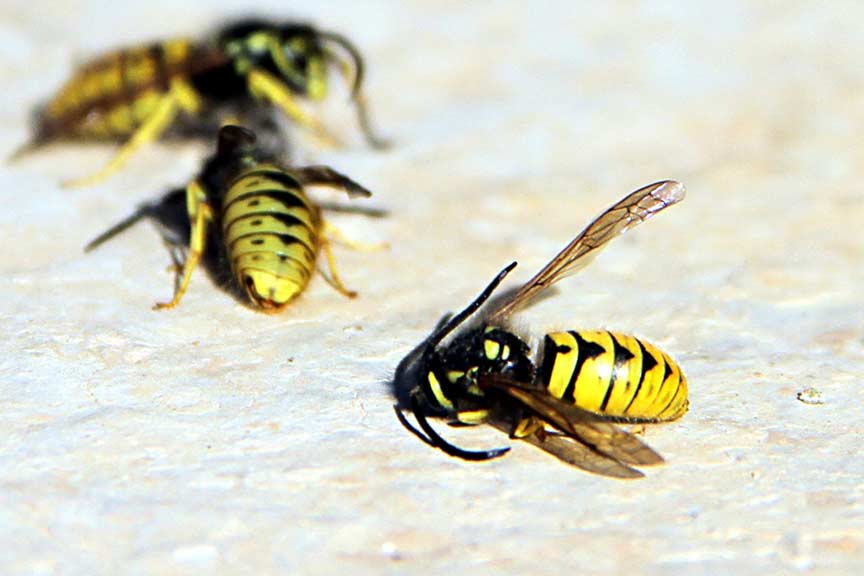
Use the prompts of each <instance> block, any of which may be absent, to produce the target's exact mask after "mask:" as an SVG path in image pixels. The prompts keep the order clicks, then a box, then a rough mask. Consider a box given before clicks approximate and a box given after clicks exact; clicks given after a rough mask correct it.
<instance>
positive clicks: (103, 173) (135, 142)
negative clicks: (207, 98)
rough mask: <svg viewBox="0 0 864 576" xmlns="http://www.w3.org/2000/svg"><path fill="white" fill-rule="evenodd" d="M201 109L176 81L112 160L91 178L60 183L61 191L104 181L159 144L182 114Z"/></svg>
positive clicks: (196, 98)
mask: <svg viewBox="0 0 864 576" xmlns="http://www.w3.org/2000/svg"><path fill="white" fill-rule="evenodd" d="M200 106H201V101H200V98H199V96H198V95H197V94H196V93H195V90H194V89H193V88H192V87H191V86H189V85H188V84H186V83H184V82H181V81H179V80H175V81H174V82H173V83H172V85H171V90H169V92H168V93H167V94H166V95H165V96H163V97H162V99H161V100H160V101H159V103H158V104H157V105H156V107H155V109H154V110H153V112H152V113H151V114H150V116H148V117H147V119H146V120H144V122H143V123H142V124H141V126H140V127H139V128H138V129H137V130H136V131H135V133H134V134H132V136H131V137H130V138H129V140H127V141H126V142H125V143H124V144H123V145H122V146H121V147H120V150H118V151H117V153H116V154H115V155H114V158H112V159H111V160H110V161H109V162H108V163H107V164H106V165H105V166H103V167H102V168H101V169H100V170H98V171H97V172H95V173H94V174H91V175H89V176H85V177H83V178H76V179H73V180H67V181H65V182H63V187H64V188H80V187H83V186H92V185H94V184H98V183H99V182H101V181H103V180H105V179H106V178H108V177H109V176H111V175H112V174H114V173H115V172H117V171H118V170H119V169H120V168H122V167H123V165H124V164H126V162H128V161H129V158H131V157H132V155H133V154H134V153H135V152H137V151H138V149H140V148H141V147H142V146H143V145H145V144H147V143H149V142H154V141H156V140H158V139H159V138H160V137H161V136H162V134H163V133H164V132H165V130H166V129H167V128H168V126H169V125H170V124H171V122H173V121H174V119H175V118H176V117H177V114H178V113H179V112H180V111H181V110H182V111H186V112H190V113H193V114H194V113H196V112H197V111H198V110H199V109H200Z"/></svg>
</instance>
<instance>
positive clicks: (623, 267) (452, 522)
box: [0, 0, 864, 575]
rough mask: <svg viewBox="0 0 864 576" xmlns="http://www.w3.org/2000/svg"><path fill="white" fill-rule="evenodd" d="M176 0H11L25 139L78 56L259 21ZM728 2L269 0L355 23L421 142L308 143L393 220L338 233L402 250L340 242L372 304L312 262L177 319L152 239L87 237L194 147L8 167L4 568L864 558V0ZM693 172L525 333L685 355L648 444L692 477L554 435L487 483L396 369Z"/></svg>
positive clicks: (463, 436)
mask: <svg viewBox="0 0 864 576" xmlns="http://www.w3.org/2000/svg"><path fill="white" fill-rule="evenodd" d="M173 4H174V3H173V2H166V1H158V2H148V3H146V4H145V3H141V4H139V5H136V6H134V7H132V8H126V7H125V6H124V5H122V3H111V4H109V5H108V6H107V7H106V6H102V4H101V3H99V2H86V1H82V2H68V1H67V2H59V1H58V2H48V1H42V2H30V3H26V4H25V3H23V2H21V3H15V5H8V4H7V5H5V6H4V8H2V16H3V18H2V24H0V75H2V77H3V79H4V82H3V91H2V95H0V102H2V110H0V117H2V125H3V126H4V130H3V131H2V133H0V154H4V155H5V154H6V153H8V152H10V151H11V150H12V149H13V148H14V147H15V146H16V145H18V144H19V143H20V142H21V141H22V140H23V139H24V138H25V134H26V112H27V111H28V109H29V108H30V107H31V105H32V104H33V103H35V102H36V101H38V100H39V99H40V98H43V97H45V96H46V95H47V94H49V93H50V92H51V91H52V90H54V89H55V88H56V87H57V86H58V84H59V83H60V82H61V81H62V79H63V78H64V77H65V76H66V75H67V74H68V73H69V72H70V70H71V67H72V62H73V61H75V60H80V59H82V58H83V57H85V56H86V55H88V54H92V53H94V52H95V51H97V50H100V49H103V48H108V47H113V46H117V45H119V44H124V43H128V42H131V41H134V40H143V39H149V38H154V37H161V36H165V35H175V34H180V33H195V32H198V31H200V30H204V29H206V28H207V27H209V26H210V25H212V24H214V23H215V22H218V21H219V20H220V19H222V18H223V17H224V15H226V14H230V13H237V12H238V11H239V7H240V6H241V5H242V3H240V2H234V3H230V2H210V3H203V2H202V3H200V4H193V3H190V4H188V5H185V6H183V7H180V8H173V7H172V5H173ZM214 4H215V5H216V7H215V8H214V7H213V6H214ZM720 4H721V3H714V2H702V3H691V2H668V3H645V4H640V3H636V2H618V3H612V4H609V5H608V6H605V7H599V5H600V3H587V2H586V3H573V2H559V3H528V2H525V3H504V2H472V3H470V4H469V3H457V2H439V1H422V0H415V1H413V2H383V1H378V2H363V3H361V2H349V1H334V2H326V3H323V2H311V1H308V2H293V3H290V6H289V5H288V4H286V3H284V2H267V3H263V5H262V6H261V8H260V9H261V11H262V12H268V11H269V12H272V13H277V14H285V15H286V16H292V15H293V16H299V17H308V18H310V19H311V20H313V21H315V22H317V23H318V24H320V25H322V26H326V27H329V28H332V29H335V30H339V31H344V32H345V33H346V34H348V35H349V36H350V37H351V38H354V39H355V40H356V42H357V43H358V44H359V45H360V46H361V47H362V49H363V50H364V52H365V54H366V55H367V57H368V60H369V66H370V71H369V72H370V73H369V83H368V87H369V97H370V101H371V103H372V106H373V113H374V115H375V116H374V118H375V121H376V123H377V125H378V126H380V128H381V131H382V132H384V133H386V134H388V135H392V136H393V137H394V138H395V139H396V140H397V147H396V148H395V149H394V150H393V151H392V152H389V153H386V154H376V153H374V152H372V151H370V150H368V149H366V148H364V147H363V146H362V143H361V142H360V139H359V138H357V137H356V132H355V131H354V124H353V118H352V116H351V114H350V110H347V109H346V108H344V107H342V106H341V103H334V104H332V105H330V106H328V107H327V118H328V120H329V121H330V122H331V123H335V124H336V126H337V127H338V129H339V130H340V133H342V134H343V135H344V136H345V137H346V139H347V140H349V141H350V144H351V145H350V147H349V148H348V149H346V150H343V151H332V150H331V151H315V150H312V149H310V151H309V152H308V153H307V157H308V158H310V159H313V160H315V161H320V162H327V163H331V164H332V165H333V166H335V167H337V168H339V169H340V170H343V171H344V172H346V173H348V174H350V175H351V176H353V177H354V178H356V179H357V180H358V181H360V182H363V183H365V184H366V185H368V186H369V187H370V188H372V189H373V190H375V192H376V197H375V198H374V200H373V202H371V204H373V205H375V206H380V207H386V208H387V209H389V210H391V211H392V216H391V217H390V218H389V219H387V220H383V221H373V220H365V219H363V218H358V217H352V216H346V215H341V216H338V217H335V218H334V220H336V221H338V222H339V224H340V225H341V226H342V227H343V228H344V230H345V231H346V232H347V233H349V234H350V235H352V236H353V237H355V238H359V239H362V240H364V241H370V242H374V241H382V240H386V241H388V242H390V243H391V244H392V249H391V250H389V251H386V252H381V253H374V254H366V253H356V252H351V251H348V250H345V249H340V250H339V251H338V253H337V256H338V258H339V261H340V263H341V270H342V273H343V275H344V277H345V280H346V282H347V283H349V284H350V286H351V287H353V288H356V289H357V290H359V291H360V293H361V297H360V298H359V299H357V300H356V301H347V300H345V299H343V298H342V297H340V296H339V295H338V294H336V293H335V292H334V291H333V290H331V289H330V288H329V287H328V286H327V285H326V284H325V283H324V282H323V281H322V280H321V279H320V278H318V279H316V280H315V281H314V282H313V283H312V285H311V286H310V288H309V290H308V292H307V293H306V294H305V295H304V296H303V297H302V299H301V300H300V301H298V302H297V303H296V305H294V306H293V307H291V308H290V309H289V310H288V311H286V312H285V313H284V314H282V315H280V316H277V317H268V316H264V315H261V314H256V313H254V312H253V311H251V310H249V309H247V308H245V307H243V306H241V305H239V304H237V303H236V302H235V301H234V300H233V299H232V298H231V297H230V296H228V295H227V294H225V293H223V292H220V291H219V290H218V289H216V288H215V287H214V286H213V284H212V283H211V282H210V280H209V279H208V278H207V277H206V276H205V275H204V274H203V273H201V274H197V275H196V277H195V278H194V281H193V283H192V286H191V288H190V291H189V293H188V295H187V297H186V299H185V300H184V301H183V303H182V305H181V306H180V307H179V308H178V309H177V310H174V311H171V312H163V313H157V312H153V311H151V310H150V305H151V304H152V303H153V302H154V301H156V300H159V299H165V298H167V297H168V296H169V295H170V292H171V287H172V284H171V282H172V277H171V274H170V273H169V272H167V271H166V267H167V266H168V264H169V263H170V262H169V259H168V255H167V254H166V252H165V251H164V250H163V248H162V246H161V244H160V242H159V239H158V235H157V233H156V232H155V230H154V229H153V228H152V227H151V226H149V225H142V226H139V227H138V228H136V229H135V230H134V231H132V232H130V233H129V234H128V235H126V236H124V237H122V238H121V239H118V240H117V241H115V242H113V243H112V244H109V245H106V246H105V247H104V248H103V249H101V250H99V251H98V252H95V253H93V254H89V255H86V256H85V255H84V254H83V253H82V246H83V245H84V244H85V243H86V241H88V240H89V239H91V238H92V237H93V236H94V235H95V234H96V233H97V232H99V231H101V230H102V229H104V228H105V227H106V226H107V225H109V224H112V223H114V222H116V221H117V220H118V219H119V218H121V217H123V216H125V215H126V214H128V212H129V211H130V210H131V209H132V208H133V207H134V206H135V205H136V204H137V203H139V202H141V201H144V200H145V199H150V198H154V197H156V196H157V195H158V194H159V193H161V192H162V191H164V190H166V189H167V188H169V187H171V186H176V185H180V184H183V183H184V182H185V179H186V178H188V176H189V175H190V174H191V173H192V172H193V171H194V170H195V167H196V165H197V162H198V159H199V158H200V157H201V154H202V152H203V151H202V149H201V148H199V147H195V146H186V147H178V146H168V145H163V146H154V147H152V148H150V149H148V150H147V151H146V152H144V153H142V154H140V155H139V156H138V157H136V158H135V159H134V160H133V161H132V163H131V164H130V166H129V167H128V169H127V170H125V171H124V172H123V173H122V174H121V175H120V176H118V177H117V178H115V179H113V180H111V181H109V182H107V183H106V184H105V185H103V186H99V187H96V188H93V189H89V190H82V191H74V192H73V191H66V190H61V189H60V188H59V187H58V185H57V182H58V181H59V180H60V179H61V178H65V177H69V176H75V175H80V174H81V172H82V170H85V169H88V168H91V167H95V166H97V165H98V164H99V163H100V162H101V161H103V160H104V159H105V158H107V156H108V150H107V149H106V148H99V147H96V148H86V149H85V148H74V147H65V148H56V149H53V150H50V151H46V152H45V153H43V154H40V155H37V156H34V157H32V158H30V159H28V160H27V161H26V162H21V163H19V164H17V165H14V166H3V167H0V189H2V194H3V198H4V200H3V207H4V209H3V210H2V211H0V239H2V242H3V258H2V259H0V301H2V308H0V310H2V318H3V332H4V338H3V339H2V343H0V358H2V360H0V438H2V449H0V542H2V544H3V545H2V547H0V572H2V573H3V574H14V573H20V574H52V573H58V574H111V573H130V574H185V573H226V574H227V573H258V574H266V573H270V574H278V573H282V574H334V573H346V574H348V573H350V574H376V573H393V574H404V573H417V574H420V573H423V574H457V573H461V572H465V571H471V572H472V573H495V574H565V573H566V574H616V573H620V574H623V573H627V574H636V573H641V574H651V575H661V574H662V575H667V574H688V575H689V574H790V573H802V574H841V573H846V574H854V573H862V570H864V484H862V473H864V462H862V458H861V456H860V454H859V445H860V442H861V438H862V433H864V425H862V418H861V408H862V405H864V386H862V385H864V306H862V305H864V297H862V291H861V286H862V284H864V270H862V261H864V258H862V250H864V248H862V244H864V242H862V241H864V233H862V231H861V223H862V221H864V195H862V191H861V185H860V174H859V172H860V169H861V167H862V166H864V147H862V145H861V134H862V133H864V97H862V94H864V71H862V65H861V55H862V54H864V37H862V35H861V22H862V21H864V5H862V4H861V3H858V2H831V3H812V2H811V3H808V2H782V3H779V2H778V3H750V2H744V1H738V2H725V3H722V4H723V7H719V5H720ZM289 10H290V13H289ZM666 177H672V178H677V179H680V180H682V181H683V182H685V183H686V184H687V185H688V188H689V191H690V193H689V197H688V199H687V200H685V202H684V203H683V204H681V205H680V206H676V207H674V208H672V209H670V210H669V211H668V212H667V213H665V214H663V215H662V216H660V217H658V218H657V219H656V220H655V221H652V222H651V223H649V224H646V225H645V226H643V227H641V228H640V229H638V230H636V231H634V232H633V233H631V234H629V235H628V236H626V237H624V238H621V239H619V240H617V241H616V242H615V243H614V244H613V245H612V246H611V247H610V248H609V250H608V251H607V252H606V253H605V254H603V255H602V256H601V257H600V258H599V259H598V260H597V261H596V262H595V263H594V264H593V265H592V266H591V267H590V268H588V269H587V270H586V271H584V272H583V273H582V274H581V275H580V276H579V277H578V278H574V279H571V280H568V281H566V282H564V283H562V284H561V288H560V291H559V294H558V295H557V296H556V297H554V298H550V299H548V300H546V301H544V302H542V303H541V304H539V305H538V306H536V307H535V308H533V309H532V310H530V311H528V312H526V313H524V314H522V315H521V317H520V321H521V322H523V323H524V324H525V326H526V328H527V327H530V329H531V330H532V331H533V333H535V334H538V335H540V334H542V333H543V331H548V330H551V329H554V328H578V327H583V328H592V327H607V328H614V329H617V330H622V331H626V332H631V333H635V334H638V335H640V336H643V337H645V338H647V339H649V340H651V341H653V342H655V343H657V344H659V345H661V346H663V347H664V348H665V349H667V350H668V351H669V352H670V353H671V354H673V355H674V356H675V357H676V358H677V359H678V360H679V361H680V363H681V365H682V366H683V367H684V369H685V371H686V372H687V374H688V376H689V378H690V385H691V401H692V409H691V412H690V413H689V414H688V415H687V416H686V417H685V418H684V419H683V420H682V421H681V422H679V423H676V424H672V425H668V426H662V427H653V428H649V429H648V430H647V432H646V436H645V438H646V441H647V442H648V443H649V444H650V445H651V446H653V447H654V448H656V449H657V450H658V451H659V452H660V453H662V454H663V455H664V456H665V457H666V458H667V460H668V463H667V464H666V465H665V466H663V467H659V468H654V469H646V472H647V477H646V478H645V479H642V480H639V481H634V482H622V481H615V480H610V479H606V478H600V477H596V476H591V475H588V474H585V473H582V472H579V471H577V470H573V469H570V468H567V467H565V466H563V465H561V464H559V463H558V462H556V461H555V460H553V459H551V458H549V457H547V456H546V455H544V454H543V453H541V452H539V451H537V450H535V449H533V448H531V447H530V446H527V445H514V448H513V450H512V452H511V454H509V455H507V456H506V457H505V458H503V459H501V460H498V461H495V462H491V463H484V464H471V463H465V462H461V461H457V460H453V459H450V458H448V457H446V456H444V455H443V454H442V453H440V452H437V451H434V450H432V449H429V448H428V447H426V446H424V445H422V444H421V443H420V442H418V441H417V439H416V438H414V437H413V436H411V435H409V434H408V433H407V432H406V431H405V430H403V429H402V427H401V426H400V425H399V424H398V422H397V421H396V419H395V418H394V415H393V412H392V409H391V398H390V396H389V391H388V387H387V381H388V379H389V378H390V375H391V374H392V370H393V369H394V367H395V366H396V364H397V363H398V361H399V360H400V359H401V358H402V357H403V356H404V355H405V354H406V353H407V352H408V350H410V349H411V348H412V347H413V346H414V345H415V344H416V343H417V342H418V341H419V340H420V339H421V338H422V337H423V336H424V335H425V334H426V333H427V332H428V331H429V330H430V329H431V327H432V326H433V325H434V323H435V322H436V320H437V319H438V317H439V315H440V314H442V313H443V312H445V311H447V310H453V309H455V308H458V307H461V306H463V305H464V304H465V303H466V302H467V301H468V300H469V299H470V298H472V297H473V296H474V295H475V294H476V293H477V291H478V290H480V288H481V287H482V286H484V285H485V283H486V282H487V281H488V280H489V279H490V278H491V276H492V275H493V274H494V273H495V272H497V271H498V270H499V268H500V267H501V266H503V265H504V264H505V263H507V262H509V261H510V260H511V259H514V258H515V259H518V260H519V261H520V263H521V264H522V265H521V266H520V269H518V270H517V273H516V276H517V279H521V280H524V279H526V278H527V277H528V275H529V274H530V273H531V272H532V271H533V270H535V269H536V268H537V267H539V266H540V265H541V264H542V263H544V262H545V261H546V260H547V259H548V258H549V257H551V256H552V255H553V254H554V253H555V252H556V251H557V250H558V249H559V248H560V247H561V246H563V245H564V244H565V243H566V242H567V241H568V240H569V239H570V238H571V237H572V236H573V235H574V234H575V233H576V232H577V231H578V230H579V229H580V228H581V227H582V226H583V225H584V224H585V223H586V222H587V221H588V219H590V218H591V217H592V216H594V215H596V214H597V213H598V212H599V211H600V210H601V209H603V208H604V207H606V206H607V205H608V204H610V203H611V202H613V201H615V200H617V199H618V198H619V197H620V196H622V195H623V194H625V193H626V192H629V191H630V190H632V189H634V188H636V187H637V186H640V185H642V184H645V183H648V182H652V181H654V180H658V179H660V178H666ZM325 196H326V195H325ZM809 388H815V389H816V391H817V392H818V393H819V395H821V402H822V403H821V404H813V403H809V404H808V403H804V402H802V401H799V399H798V398H797V396H798V394H799V393H801V392H804V391H806V390H807V389H809ZM803 398H804V399H806V400H808V401H809V402H812V401H813V398H814V396H813V393H812V392H807V393H806V394H805V395H804V396H803ZM449 434H450V436H451V437H453V438H454V439H458V440H459V441H460V442H462V443H463V444H467V445H470V446H490V445H500V444H501V443H502V442H507V440H506V439H505V438H503V437H501V435H500V434H497V433H496V432H494V431H492V430H485V429H475V430H460V431H449Z"/></svg>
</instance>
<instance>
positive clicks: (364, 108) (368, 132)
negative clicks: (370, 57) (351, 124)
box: [325, 42, 393, 150]
mask: <svg viewBox="0 0 864 576" xmlns="http://www.w3.org/2000/svg"><path fill="white" fill-rule="evenodd" d="M342 47H343V48H345V49H347V50H349V52H350V53H351V56H352V59H353V61H354V65H353V66H352V64H351V62H349V61H348V60H345V59H344V58H340V57H339V55H338V54H336V53H335V52H334V51H333V50H329V49H326V48H325V51H326V52H327V56H328V59H329V60H330V61H331V62H336V63H337V65H338V66H339V72H340V73H341V74H342V77H343V78H345V79H346V80H347V79H349V78H351V77H352V75H353V77H354V80H353V84H354V87H353V89H352V90H351V100H352V101H353V102H354V106H355V107H356V110H357V123H358V124H359V125H360V131H361V132H363V137H364V138H365V139H366V143H367V144H369V146H371V147H372V148H374V149H376V150H385V149H387V148H389V147H390V146H391V145H392V144H393V143H392V142H391V141H390V140H389V139H387V138H383V137H381V136H379V135H378V134H376V133H375V130H373V129H372V123H371V122H370V121H369V108H368V105H367V103H366V96H364V95H363V93H362V92H360V85H361V83H362V82H363V76H362V74H363V60H362V58H361V57H360V53H359V52H357V50H356V49H354V47H353V46H351V47H350V48H349V44H348V43H347V42H346V43H343V44H342Z"/></svg>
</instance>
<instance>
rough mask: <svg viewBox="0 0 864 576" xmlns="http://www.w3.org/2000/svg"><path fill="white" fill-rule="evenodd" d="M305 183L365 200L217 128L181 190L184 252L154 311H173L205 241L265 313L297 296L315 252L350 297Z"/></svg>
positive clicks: (360, 191)
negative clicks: (174, 281) (208, 151)
mask: <svg viewBox="0 0 864 576" xmlns="http://www.w3.org/2000/svg"><path fill="white" fill-rule="evenodd" d="M308 186H329V187H334V188H338V189H341V190H344V191H345V192H346V193H347V194H348V196H349V197H351V198H356V197H362V198H368V197H369V196H371V195H372V193H371V192H369V191H368V190H367V189H366V188H364V187H362V186H361V185H359V184H357V183H356V182H354V181H353V180H351V179H350V178H348V177H347V176H344V175H342V174H340V173H338V172H336V171H335V170H333V169H332V168H328V167H326V166H308V167H303V168H290V169H286V168H282V167H280V166H279V165H278V164H276V163H275V162H274V161H273V160H272V159H271V158H268V156H267V154H266V152H264V151H262V150H261V149H260V148H258V147H257V146H256V143H255V134H254V133H252V132H250V131H249V130H247V129H245V128H241V127H239V126H231V125H229V126H224V127H223V128H222V129H221V130H220V131H219V142H218V147H217V151H216V154H215V155H214V156H213V157H212V158H211V159H210V160H209V161H208V162H207V163H206V164H205V166H204V169H203V170H202V172H201V174H200V175H199V176H198V178H197V179H196V180H194V181H193V182H191V183H190V184H189V185H188V186H187V188H186V191H185V200H186V202H185V203H186V212H187V215H188V228H187V229H188V231H189V232H188V236H189V250H188V254H187V255H186V258H185V261H184V262H183V265H182V276H181V279H180V282H179V284H178V286H177V288H176V290H175V292H174V298H173V299H172V300H171V301H170V302H165V303H158V304H156V306H155V307H156V308H157V309H162V308H173V307H174V306H176V305H177V304H179V303H180V300H181V298H183V295H184V294H185V293H186V289H187V287H188V286H189V281H190V279H191V277H192V272H193V271H194V270H195V268H196V267H197V266H198V263H199V262H200V261H201V259H202V257H203V256H204V255H205V251H206V249H207V247H208V241H210V242H214V241H215V243H217V244H218V246H219V248H220V251H221V253H220V255H219V261H220V262H225V261H226V260H227V262H228V263H229V266H230V269H231V272H232V276H233V278H234V280H235V281H236V285H237V287H239V289H240V290H242V292H243V293H244V294H245V296H246V297H247V298H248V301H249V302H250V303H251V304H252V305H253V306H254V307H255V308H257V309H259V310H262V311H264V312H268V313H276V312H280V311H281V310H283V309H284V308H285V306H287V305H288V303H289V302H291V300H293V299H294V298H295V297H297V296H298V295H299V294H300V293H301V292H303V290H304V289H305V288H306V285H307V284H308V283H309V280H310V278H311V277H312V273H313V272H314V271H315V270H316V268H317V260H318V255H319V252H320V251H321V250H322V249H323V250H324V253H325V255H326V257H327V262H328V268H329V272H330V274H329V277H326V276H325V278H327V280H328V282H329V283H330V284H331V285H332V286H333V287H334V288H335V289H336V290H337V291H339V292H340V293H341V294H343V295H345V296H347V297H349V298H353V297H355V296H356V293H355V292H353V291H351V290H349V289H347V288H346V287H345V285H344V284H343V283H342V280H341V279H340V278H339V275H338V274H337V272H336V267H335V263H334V259H333V252H332V249H331V246H330V240H329V238H328V237H327V232H329V231H331V228H330V227H329V226H328V225H327V223H326V222H325V221H324V220H323V219H322V217H321V208H320V207H319V206H317V205H315V204H313V203H312V202H311V201H310V199H309V198H308V196H307V195H306V192H305V188H306V187H308ZM171 202H174V204H175V205H176V204H177V202H176V194H174V195H169V198H168V200H167V203H169V204H170V203H171ZM163 205H164V203H163ZM158 209H161V207H160V206H158V205H149V206H145V207H144V208H142V209H141V210H139V211H137V212H136V213H135V214H133V215H132V216H131V217H129V218H127V219H126V220H124V221H123V222H121V223H119V224H118V225H116V226H114V227H112V228H111V229H109V230H108V231H106V232H105V233H103V234H101V235H100V236H98V237H97V238H96V239H95V240H93V241H92V242H90V243H89V244H88V245H87V247H86V248H85V251H88V252H89V251H91V250H93V249H94V248H96V247H97V246H99V245H101V244H102V243H104V242H105V241H107V240H109V239H111V238H113V237H114V236H116V235H117V234H119V233H120V232H123V231H125V230H126V229H128V228H129V227H130V226H132V225H133V224H135V223H136V222H137V221H138V220H141V219H142V218H144V217H148V216H154V213H155V211H156V210H158ZM333 231H334V232H335V230H333ZM169 242H170V241H169ZM177 260H178V259H177V258H176V257H175V261H177Z"/></svg>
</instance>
